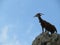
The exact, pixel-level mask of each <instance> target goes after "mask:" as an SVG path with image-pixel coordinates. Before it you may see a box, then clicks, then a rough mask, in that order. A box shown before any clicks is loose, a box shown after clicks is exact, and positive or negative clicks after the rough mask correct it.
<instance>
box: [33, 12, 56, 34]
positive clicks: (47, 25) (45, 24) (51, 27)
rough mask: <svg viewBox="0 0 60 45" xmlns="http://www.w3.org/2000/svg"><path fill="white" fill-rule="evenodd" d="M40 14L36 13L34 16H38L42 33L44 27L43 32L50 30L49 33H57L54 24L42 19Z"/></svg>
mask: <svg viewBox="0 0 60 45" xmlns="http://www.w3.org/2000/svg"><path fill="white" fill-rule="evenodd" d="M41 15H42V13H37V14H36V15H35V16H34V17H38V19H39V23H40V24H41V27H42V33H43V32H44V29H45V32H46V31H49V32H51V34H52V33H54V32H56V33H57V30H56V28H55V26H54V25H52V24H50V23H49V22H47V21H45V20H43V19H42V18H41Z"/></svg>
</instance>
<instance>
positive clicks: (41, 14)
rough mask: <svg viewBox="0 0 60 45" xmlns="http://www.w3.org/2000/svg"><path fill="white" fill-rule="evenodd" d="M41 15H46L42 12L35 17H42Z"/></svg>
mask: <svg viewBox="0 0 60 45" xmlns="http://www.w3.org/2000/svg"><path fill="white" fill-rule="evenodd" d="M41 15H44V14H42V13H37V14H36V15H35V16H34V17H40V16H41Z"/></svg>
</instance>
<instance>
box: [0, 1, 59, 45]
mask: <svg viewBox="0 0 60 45" xmlns="http://www.w3.org/2000/svg"><path fill="white" fill-rule="evenodd" d="M39 12H40V13H43V14H44V15H43V16H42V18H43V19H44V20H46V21H48V22H50V23H51V24H53V25H55V27H56V28H57V31H58V33H59V34H60V21H59V18H60V17H59V15H60V1H59V0H0V45H32V41H33V40H34V39H35V37H36V36H38V35H39V34H40V33H42V29H41V26H40V24H39V22H38V19H37V18H34V17H33V16H34V15H35V14H36V13H39Z"/></svg>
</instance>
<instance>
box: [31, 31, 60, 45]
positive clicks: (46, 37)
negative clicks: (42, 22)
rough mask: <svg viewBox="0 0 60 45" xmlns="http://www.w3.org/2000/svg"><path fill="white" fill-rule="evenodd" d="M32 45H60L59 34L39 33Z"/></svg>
mask: <svg viewBox="0 0 60 45" xmlns="http://www.w3.org/2000/svg"><path fill="white" fill-rule="evenodd" d="M32 45H60V34H56V33H54V34H49V33H48V32H44V33H41V34H39V35H38V36H37V37H36V38H35V40H34V41H33V42H32Z"/></svg>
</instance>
